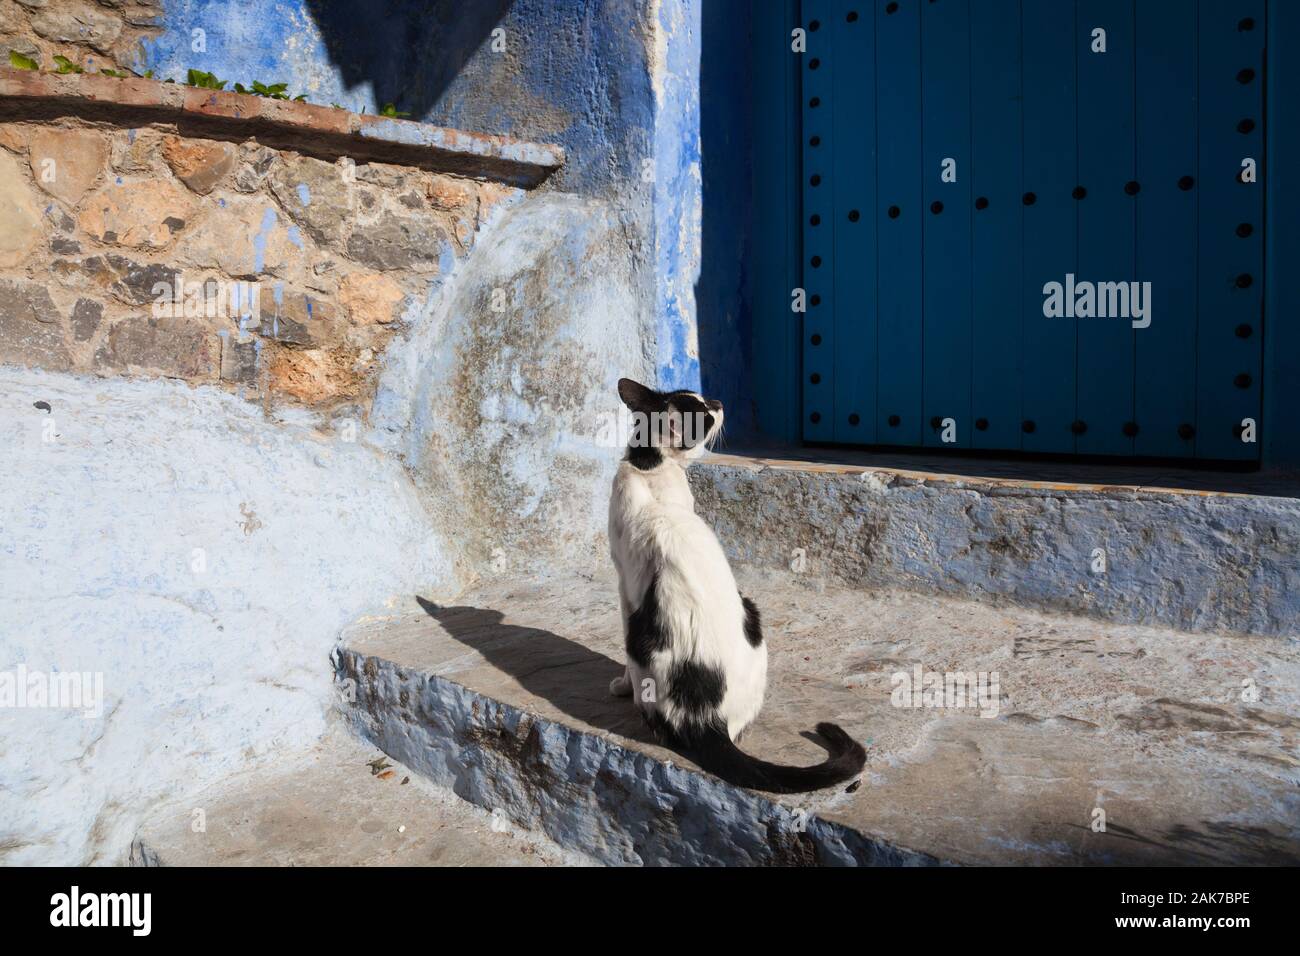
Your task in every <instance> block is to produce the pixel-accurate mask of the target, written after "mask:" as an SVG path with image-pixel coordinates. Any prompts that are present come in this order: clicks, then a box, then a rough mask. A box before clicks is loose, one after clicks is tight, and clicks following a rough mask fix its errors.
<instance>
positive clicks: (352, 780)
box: [129, 729, 590, 866]
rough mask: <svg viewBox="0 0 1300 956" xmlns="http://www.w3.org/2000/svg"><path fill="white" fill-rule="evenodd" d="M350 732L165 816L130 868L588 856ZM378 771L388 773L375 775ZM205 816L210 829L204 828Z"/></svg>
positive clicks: (574, 861)
mask: <svg viewBox="0 0 1300 956" xmlns="http://www.w3.org/2000/svg"><path fill="white" fill-rule="evenodd" d="M383 757H384V755H383V754H381V753H379V752H378V751H376V750H375V749H374V748H372V747H367V746H366V745H365V744H364V743H363V742H362V741H360V740H358V739H357V738H356V737H354V736H353V735H351V734H349V733H347V732H346V731H343V730H341V729H340V730H336V731H335V732H333V733H331V734H330V735H328V736H327V737H326V738H325V739H324V740H322V741H321V742H320V743H319V745H318V746H317V747H316V748H315V749H314V750H312V751H311V752H309V753H304V754H298V755H295V756H293V757H291V758H289V759H288V760H286V761H285V762H284V763H283V764H281V765H280V766H277V767H275V768H273V769H270V770H265V769H264V770H261V771H250V772H248V773H244V774H242V775H239V776H237V777H233V778H231V779H230V780H226V781H223V782H222V783H221V784H219V785H218V786H215V787H212V788H209V789H208V790H206V791H203V792H202V793H199V794H197V795H195V796H192V797H190V798H188V799H186V800H183V801H175V802H170V803H168V804H167V805H165V806H162V807H159V808H157V809H155V811H154V812H153V813H152V814H151V815H150V817H149V818H148V819H147V820H146V821H145V823H144V824H143V825H142V826H141V828H140V830H139V834H138V835H137V837H136V839H135V840H134V841H133V843H132V846H131V857H130V861H129V862H130V864H131V865H132V866H566V865H568V866H572V865H584V864H589V863H590V861H588V860H587V859H586V858H584V857H582V856H581V855H579V854H576V853H573V852H571V851H565V850H562V849H561V848H560V847H558V846H556V845H555V844H554V843H552V842H551V841H549V840H547V839H545V838H544V837H540V836H538V835H536V834H533V833H529V832H526V831H523V830H521V829H520V828H519V827H517V826H515V825H513V824H511V823H510V822H509V821H508V820H507V818H506V817H505V816H504V815H503V814H501V813H499V812H498V813H495V814H494V813H490V812H489V811H487V810H485V809H483V808H481V807H477V806H474V805H473V804H469V803H466V802H465V801H463V800H461V799H460V798H458V797H457V796H455V795H454V794H452V793H450V792H449V791H447V790H445V789H444V788H442V787H438V786H436V785H435V784H433V783H431V782H429V781H428V780H427V779H425V778H424V777H421V776H420V775H419V774H417V773H414V772H413V771H411V770H410V769H409V768H408V767H405V766H403V765H402V764H401V763H398V762H395V761H392V760H391V759H386V761H385V762H386V764H387V766H381V767H379V768H374V767H372V766H370V765H369V764H370V762H371V761H374V760H375V759H376V758H383ZM375 769H378V770H379V772H378V773H375V772H373V771H374V770H375ZM196 821H201V822H202V826H203V828H202V829H201V830H196Z"/></svg>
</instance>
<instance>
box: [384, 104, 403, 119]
mask: <svg viewBox="0 0 1300 956" xmlns="http://www.w3.org/2000/svg"><path fill="white" fill-rule="evenodd" d="M379 115H380V116H388V117H391V118H393V119H400V118H401V117H403V116H410V115H411V114H410V113H403V112H399V111H398V109H397V106H396V104H394V103H385V104H384V108H383V109H382V110H380V111H379Z"/></svg>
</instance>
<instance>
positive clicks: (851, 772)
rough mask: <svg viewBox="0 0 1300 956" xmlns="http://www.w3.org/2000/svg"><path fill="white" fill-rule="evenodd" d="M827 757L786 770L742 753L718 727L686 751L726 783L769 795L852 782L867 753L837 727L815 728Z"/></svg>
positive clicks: (699, 736)
mask: <svg viewBox="0 0 1300 956" xmlns="http://www.w3.org/2000/svg"><path fill="white" fill-rule="evenodd" d="M817 733H819V734H821V736H822V737H823V738H825V740H826V742H827V743H828V744H829V745H830V755H829V756H828V757H827V758H826V759H825V760H824V761H822V762H821V763H819V764H816V765H814V766H812V767H787V766H783V765H782V764H776V763H769V762H768V761H766V760H760V759H759V758H758V757H751V756H750V755H749V754H747V753H745V752H744V751H743V750H741V749H740V748H739V747H737V746H736V744H735V742H734V741H733V740H732V739H731V737H730V735H728V733H727V730H726V728H725V727H724V726H722V725H721V724H720V723H716V722H715V723H713V724H710V725H709V726H708V727H706V728H702V729H701V730H700V731H699V732H698V733H695V734H692V735H691V740H690V743H689V750H690V753H691V756H693V757H694V758H695V759H696V760H697V761H698V762H699V764H700V766H701V767H703V768H704V769H705V770H707V771H709V773H712V774H716V775H717V776H719V777H721V778H722V779H723V780H725V781H727V782H728V783H733V784H735V785H737V786H740V787H749V788H751V789H754V790H767V791H769V792H771V793H804V792H806V791H808V790H820V789H821V788H822V787H831V786H834V785H835V784H837V783H843V782H844V781H846V780H851V779H852V778H854V777H856V776H857V775H858V774H859V773H861V772H862V768H863V766H865V765H866V762H867V752H866V751H865V750H863V749H862V745H861V744H859V743H858V742H857V741H856V740H854V739H853V738H852V737H850V736H849V735H848V734H847V733H845V732H844V730H843V728H841V727H840V726H839V725H838V724H827V723H822V724H818V725H817Z"/></svg>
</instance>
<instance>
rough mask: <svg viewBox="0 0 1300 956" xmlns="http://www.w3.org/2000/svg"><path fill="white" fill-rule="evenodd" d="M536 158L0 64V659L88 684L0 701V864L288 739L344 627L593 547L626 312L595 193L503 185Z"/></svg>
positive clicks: (370, 124) (241, 99)
mask: <svg viewBox="0 0 1300 956" xmlns="http://www.w3.org/2000/svg"><path fill="white" fill-rule="evenodd" d="M562 162H563V152H562V151H561V150H559V149H558V148H553V147H549V146H545V145H539V144H531V143H520V142H517V141H513V140H506V139H504V138H502V137H493V136H481V135H474V134H466V133H462V132H459V131H455V130H447V129H441V128H436V127H430V126H427V125H424V124H418V123H413V122H406V121H403V120H398V119H388V118H382V117H374V116H358V115H356V114H351V113H347V112H345V111H341V110H333V109H326V108H320V107H316V106H311V105H308V104H298V103H288V102H283V101H274V100H267V99H261V98H256V97H248V96H240V95H235V94H229V93H212V92H210V91H206V90H196V89H191V88H187V87H184V86H182V85H180V84H163V83H159V82H155V81H153V80H144V79H116V78H111V77H100V76H93V75H85V76H55V75H52V74H49V73H33V72H29V71H17V70H8V69H5V68H3V67H2V66H0V223H3V226H4V227H3V228H0V439H3V441H2V442H0V443H2V444H3V445H4V447H5V448H7V449H10V450H11V451H12V452H13V454H11V455H10V456H9V457H8V458H7V459H6V463H5V467H4V468H0V515H2V516H3V518H0V580H3V581H4V582H5V585H6V586H5V587H4V588H3V589H0V679H3V678H5V677H13V676H14V675H15V674H16V673H17V668H18V667H19V666H21V667H23V668H25V669H26V671H27V672H29V673H38V674H46V675H50V674H68V673H74V672H75V673H78V674H87V675H92V676H94V675H99V676H102V682H103V690H102V697H101V698H100V699H99V701H98V704H97V706H96V707H95V708H93V709H91V710H90V712H88V713H86V712H83V710H84V709H83V710H77V709H71V708H68V707H40V708H32V707H27V708H23V709H21V710H16V711H7V712H5V713H4V714H3V720H4V722H5V727H6V730H7V731H8V733H7V734H6V737H5V740H6V743H5V746H4V747H0V863H4V864H26V863H42V864H50V863H63V864H76V863H114V862H120V861H121V860H123V859H125V855H126V849H127V847H128V846H129V842H130V839H131V836H132V834H133V833H134V829H135V826H136V824H137V822H138V820H139V819H140V818H141V817H142V815H144V814H145V813H147V812H148V810H149V808H150V807H151V806H152V805H153V804H154V802H156V801H157V800H159V799H160V798H162V797H169V798H174V797H177V796H178V795H180V796H183V795H185V794H188V793H190V792H191V791H197V790H199V789H201V788H202V787H203V786H205V785H207V784H209V783H211V782H213V781H214V780H217V779H220V778H222V777H224V776H226V775H228V774H230V773H232V772H235V771H238V770H240V769H243V768H246V767H249V766H250V765H257V764H259V763H260V762H263V761H273V760H275V759H276V758H277V756H279V755H282V754H284V753H287V752H290V751H299V750H302V749H304V748H308V747H310V746H311V745H312V743H313V741H315V740H317V739H318V738H319V737H320V736H321V734H322V733H324V731H325V729H326V727H327V725H328V722H329V720H330V714H331V708H332V706H333V704H334V698H333V694H332V687H331V673H332V669H331V665H330V661H329V658H330V651H331V648H332V647H333V645H334V643H335V641H336V640H337V638H338V635H339V633H340V631H341V629H342V628H343V627H344V626H345V625H346V624H348V623H351V622H353V621H355V620H356V619H357V618H358V617H359V616H363V615H366V614H369V613H375V612H381V611H387V610H391V609H392V608H394V607H406V606H408V605H410V604H411V602H413V600H414V595H416V594H419V595H423V596H427V597H430V598H433V599H435V600H446V599H449V598H451V597H453V596H454V595H455V594H457V593H458V592H459V591H461V590H462V589H463V588H464V587H465V586H466V585H467V584H469V583H471V582H473V581H474V580H476V579H477V578H480V577H483V576H488V575H509V574H515V573H519V572H520V571H521V570H523V569H525V568H539V567H540V568H545V567H546V566H548V565H549V566H560V567H563V568H565V570H572V569H573V568H574V566H575V565H576V566H579V567H590V565H591V564H592V563H593V562H596V561H602V562H603V561H606V560H607V557H605V555H604V554H603V550H604V548H603V533H604V532H603V529H604V524H605V514H604V512H605V502H606V495H607V491H608V488H609V480H610V477H611V476H612V472H613V469H614V468H615V466H616V463H617V460H618V457H619V452H620V449H619V448H617V447H607V446H605V445H602V444H601V443H600V442H598V441H596V440H595V439H594V437H593V434H592V433H593V428H594V424H593V423H595V422H596V421H597V420H598V418H599V416H600V415H601V414H602V413H604V412H608V411H613V410H615V409H616V408H617V407H618V403H617V399H616V396H615V391H614V386H615V383H616V382H617V380H618V377H619V376H620V375H622V374H630V375H633V376H636V377H646V378H648V377H650V376H652V375H653V369H654V336H653V328H654V322H653V317H652V315H651V312H650V307H649V297H648V296H647V295H646V294H645V291H644V283H643V281H642V279H643V277H642V276H641V274H640V273H639V271H638V269H639V266H638V255H639V253H638V250H639V249H640V248H641V240H640V239H639V235H638V228H637V227H636V226H635V225H634V224H631V223H629V222H628V220H627V219H626V217H625V216H624V215H623V212H622V211H621V210H620V208H619V207H618V206H617V204H616V203H613V202H610V201H606V200H603V199H600V198H596V197H591V196H581V195H573V194H567V193H564V192H561V191H559V190H557V189H555V188H554V187H551V186H549V185H548V186H545V187H543V188H540V189H534V188H530V187H533V186H535V185H536V184H537V183H539V182H540V181H542V180H544V179H546V178H547V176H549V175H550V173H551V172H552V171H553V170H554V169H555V168H557V167H558V166H560V165H561V164H562ZM178 280H183V281H181V283H180V284H181V294H180V296H179V302H178V298H177V296H176V294H175V288H176V286H177V282H178ZM247 284H255V286H254V287H255V288H256V290H257V292H258V303H257V306H256V308H248V307H246V306H247V304H248V303H249V300H250V298H251V290H250V287H249V285H247ZM235 290H238V291H235ZM160 292H161V293H162V294H161V295H160V294H159V293H160ZM191 292H192V293H193V294H192V295H190V294H189V293H191ZM178 305H179V309H177V308H176V307H177V306H178ZM350 426H354V427H350Z"/></svg>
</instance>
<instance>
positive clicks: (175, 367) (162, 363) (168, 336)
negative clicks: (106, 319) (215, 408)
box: [95, 318, 220, 381]
mask: <svg viewBox="0 0 1300 956" xmlns="http://www.w3.org/2000/svg"><path fill="white" fill-rule="evenodd" d="M219 358H220V355H219V352H218V344H217V336H216V334H215V333H213V332H210V331H208V330H207V329H204V328H202V327H199V326H196V325H195V323H194V321H193V320H189V319H155V318H132V319H124V320H123V321H121V322H118V323H117V324H116V325H114V326H113V327H112V328H111V329H110V330H109V333H108V338H107V340H106V341H105V342H104V344H103V345H102V346H100V348H99V349H98V350H97V351H96V353H95V365H96V366H97V367H99V368H102V369H110V370H112V371H119V372H153V373H157V374H161V375H165V376H167V377H168V378H183V379H188V380H191V381H206V380H212V379H215V378H216V377H217V372H218V361H219Z"/></svg>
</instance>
